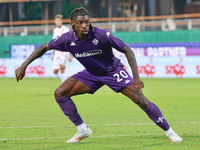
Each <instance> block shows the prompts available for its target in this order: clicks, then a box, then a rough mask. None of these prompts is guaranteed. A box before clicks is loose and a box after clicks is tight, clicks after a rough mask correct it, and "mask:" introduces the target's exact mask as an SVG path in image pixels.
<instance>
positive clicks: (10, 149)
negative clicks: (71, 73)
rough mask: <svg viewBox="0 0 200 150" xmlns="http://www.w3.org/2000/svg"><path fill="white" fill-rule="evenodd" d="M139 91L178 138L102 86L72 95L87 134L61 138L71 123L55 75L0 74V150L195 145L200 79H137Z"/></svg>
mask: <svg viewBox="0 0 200 150" xmlns="http://www.w3.org/2000/svg"><path fill="white" fill-rule="evenodd" d="M142 80H143V82H144V85H145V88H144V89H143V93H144V95H145V96H146V97H147V98H148V99H149V100H150V101H152V102H154V103H155V104H157V105H158V106H159V108H160V109H161V111H162V113H163V114H164V116H165V118H166V119H167V120H168V122H169V124H170V125H171V127H172V128H173V129H174V130H175V131H176V132H177V133H178V134H179V135H180V136H181V137H182V138H183V142H180V143H172V142H170V140H169V139H168V138H167V137H166V135H165V133H164V132H163V131H162V130H161V129H160V128H159V127H157V126H156V125H155V124H153V122H152V121H151V120H150V119H149V118H148V117H147V115H146V114H145V113H144V112H143V111H142V110H140V108H139V107H138V106H137V105H135V104H134V103H133V102H132V101H131V100H129V99H128V98H127V97H125V96H123V95H122V94H120V93H115V92H113V91H112V90H111V89H109V88H108V87H107V86H104V87H102V88H101V89H100V90H98V91H97V92H96V93H95V94H94V95H91V94H84V95H79V96H74V97H72V99H73V100H74V102H75V103H76V105H77V108H78V111H79V113H80V115H81V117H82V118H83V120H84V121H85V122H86V123H87V124H88V125H89V126H90V128H91V129H92V130H93V136H92V137H89V138H87V139H84V140H83V141H81V142H80V143H76V144H66V143H65V142H66V141H67V140H68V139H69V138H70V137H72V136H73V135H74V134H75V133H76V127H75V126H74V125H73V124H72V123H71V122H70V121H69V119H68V118H67V117H65V116H64V114H63V113H62V111H61V110H60V108H59V106H58V104H57V103H56V101H55V99H54V90H55V89H56V88H57V87H58V86H59V84H60V80H59V79H56V78H24V79H23V81H20V82H19V83H17V82H16V80H15V79H14V78H0V149H1V150H15V149H16V150H29V149H30V150H47V149H48V150H66V149H67V150H71V149H73V150H79V149H80V150H82V149H83V150H93V149H95V150H104V149H105V150H107V149H108V150H112V149H119V150H122V149H123V150H129V149H130V150H133V149H152V150H163V149H166V150H178V149H181V150H183V149H185V150H188V149H191V150H193V149H200V79H154V78H144V79H142Z"/></svg>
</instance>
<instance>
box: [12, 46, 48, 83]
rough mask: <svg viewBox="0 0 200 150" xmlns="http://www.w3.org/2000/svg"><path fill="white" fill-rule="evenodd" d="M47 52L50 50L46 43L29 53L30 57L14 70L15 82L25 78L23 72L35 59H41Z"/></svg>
mask: <svg viewBox="0 0 200 150" xmlns="http://www.w3.org/2000/svg"><path fill="white" fill-rule="evenodd" d="M48 50H50V48H49V46H48V43H45V44H44V45H41V46H40V47H38V48H37V49H36V50H35V51H33V52H32V53H31V55H30V56H29V57H28V58H27V59H26V60H25V61H24V63H23V64H22V65H21V66H20V67H19V68H17V69H16V70H15V76H16V80H17V82H18V81H19V80H22V79H23V77H24V76H25V71H26V68H27V66H28V65H29V64H30V63H31V62H32V61H34V60H35V59H37V58H39V57H41V56H42V55H43V54H44V53H46V52H47V51H48Z"/></svg>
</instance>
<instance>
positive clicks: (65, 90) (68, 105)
mask: <svg viewBox="0 0 200 150" xmlns="http://www.w3.org/2000/svg"><path fill="white" fill-rule="evenodd" d="M89 92H91V89H90V88H89V87H88V86H87V85H86V84H84V83H83V82H81V81H79V80H77V79H75V78H73V77H70V78H68V79H67V80H66V81H65V82H63V83H62V84H61V85H60V86H59V87H58V88H57V89H56V90H55V93H54V94H55V99H56V101H57V103H58V104H59V106H60V108H61V109H62V111H63V113H64V114H65V115H66V116H67V117H68V118H69V119H70V120H71V121H72V122H73V123H74V124H75V126H76V127H77V130H78V132H77V133H76V134H75V136H74V137H73V138H71V139H70V140H68V141H67V143H77V142H79V141H80V140H82V139H84V138H86V137H88V136H90V135H91V134H92V130H91V129H90V128H89V127H88V126H87V125H86V124H85V123H84V122H83V120H82V118H81V117H80V115H79V113H78V111H77V108H76V105H75V104H74V102H73V101H72V99H71V98H70V97H71V96H74V95H79V94H84V93H89Z"/></svg>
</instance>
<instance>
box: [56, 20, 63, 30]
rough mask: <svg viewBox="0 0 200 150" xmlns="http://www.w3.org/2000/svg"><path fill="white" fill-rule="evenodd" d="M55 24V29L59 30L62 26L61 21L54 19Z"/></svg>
mask: <svg viewBox="0 0 200 150" xmlns="http://www.w3.org/2000/svg"><path fill="white" fill-rule="evenodd" d="M55 24H56V26H57V27H59V28H60V27H61V26H62V24H63V21H62V19H60V18H56V19H55Z"/></svg>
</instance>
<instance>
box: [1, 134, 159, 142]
mask: <svg viewBox="0 0 200 150" xmlns="http://www.w3.org/2000/svg"><path fill="white" fill-rule="evenodd" d="M143 135H160V134H148V133H147V134H132V135H99V136H91V137H92V138H109V137H125V136H143ZM69 138H71V137H38V138H4V139H0V141H6V140H14V141H15V140H44V139H69Z"/></svg>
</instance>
